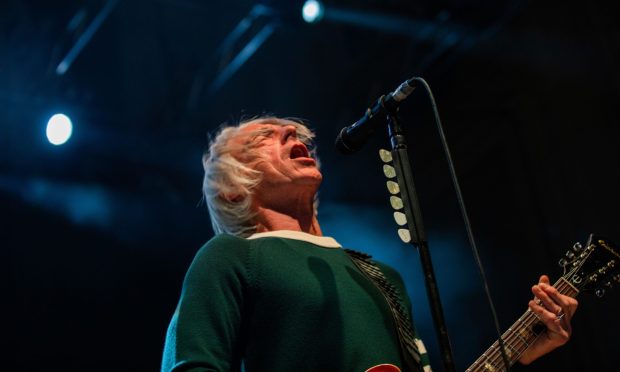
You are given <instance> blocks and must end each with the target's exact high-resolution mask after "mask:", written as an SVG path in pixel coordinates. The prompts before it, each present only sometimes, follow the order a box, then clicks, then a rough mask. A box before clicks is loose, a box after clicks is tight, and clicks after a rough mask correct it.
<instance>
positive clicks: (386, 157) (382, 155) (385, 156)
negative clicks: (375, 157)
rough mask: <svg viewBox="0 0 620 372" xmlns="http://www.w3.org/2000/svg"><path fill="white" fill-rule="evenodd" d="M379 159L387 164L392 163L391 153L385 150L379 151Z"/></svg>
mask: <svg viewBox="0 0 620 372" xmlns="http://www.w3.org/2000/svg"><path fill="white" fill-rule="evenodd" d="M379 157H380V158H381V160H383V162H384V163H389V162H391V161H392V153H391V152H389V151H388V150H386V149H381V150H379Z"/></svg>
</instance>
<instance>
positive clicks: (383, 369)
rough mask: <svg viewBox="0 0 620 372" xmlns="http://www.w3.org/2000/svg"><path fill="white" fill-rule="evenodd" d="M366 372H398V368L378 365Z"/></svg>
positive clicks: (390, 365) (389, 365) (391, 365)
mask: <svg viewBox="0 0 620 372" xmlns="http://www.w3.org/2000/svg"><path fill="white" fill-rule="evenodd" d="M366 372H400V368H398V367H396V366H395V365H393V364H379V365H376V366H374V367H370V368H368V369H367V370H366Z"/></svg>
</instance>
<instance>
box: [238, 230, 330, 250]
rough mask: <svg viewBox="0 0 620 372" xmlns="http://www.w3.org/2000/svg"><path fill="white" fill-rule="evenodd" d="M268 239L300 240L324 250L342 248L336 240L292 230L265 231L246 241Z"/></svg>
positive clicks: (253, 235)
mask: <svg viewBox="0 0 620 372" xmlns="http://www.w3.org/2000/svg"><path fill="white" fill-rule="evenodd" d="M269 237H272V238H285V239H293V240H301V241H304V242H308V243H312V244H314V245H318V246H321V247H324V248H342V246H341V245H340V243H338V242H337V241H336V239H334V238H332V237H330V236H316V235H312V234H308V233H305V232H303V231H292V230H277V231H267V232H261V233H256V234H252V235H250V236H249V237H247V238H246V239H250V240H252V239H260V238H269Z"/></svg>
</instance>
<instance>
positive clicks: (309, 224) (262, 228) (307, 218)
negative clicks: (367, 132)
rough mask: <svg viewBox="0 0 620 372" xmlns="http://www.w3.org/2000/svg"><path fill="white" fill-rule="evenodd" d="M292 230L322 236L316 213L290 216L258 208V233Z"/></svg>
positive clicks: (273, 210)
mask: <svg viewBox="0 0 620 372" xmlns="http://www.w3.org/2000/svg"><path fill="white" fill-rule="evenodd" d="M276 230H292V231H303V232H306V233H308V234H312V235H317V236H322V235H323V233H322V232H321V227H320V226H319V221H318V220H317V218H316V216H315V215H314V211H313V210H312V211H310V213H309V214H308V213H303V214H288V213H283V212H280V211H278V210H275V209H269V208H263V207H259V208H258V214H257V228H256V232H266V231H276Z"/></svg>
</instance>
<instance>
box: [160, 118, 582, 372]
mask: <svg viewBox="0 0 620 372" xmlns="http://www.w3.org/2000/svg"><path fill="white" fill-rule="evenodd" d="M313 137H314V134H313V133H312V132H311V131H310V130H309V129H308V128H307V127H306V126H305V125H304V124H303V123H301V122H299V121H296V120H287V119H280V118H275V117H263V118H258V119H253V120H250V121H246V122H243V123H241V124H239V125H237V126H231V127H226V128H224V129H222V130H221V131H220V132H219V134H218V135H217V136H216V138H215V139H214V141H213V142H212V143H211V146H210V149H209V152H208V153H207V154H206V155H205V156H204V158H203V164H204V168H205V177H204V184H203V191H204V196H205V199H206V202H207V205H208V207H209V212H210V216H211V221H212V224H213V228H214V231H215V232H216V236H215V237H214V238H213V239H211V240H210V241H209V242H208V243H207V244H206V245H205V246H204V247H203V248H202V249H201V250H200V251H199V252H198V253H197V255H196V258H195V259H194V261H193V263H192V265H191V267H190V269H189V271H188V273H187V275H186V278H185V281H184V285H183V291H182V294H181V299H180V301H179V304H178V306H177V310H176V312H175V314H174V316H173V318H172V321H171V324H170V326H169V329H168V333H167V337H166V345H165V350H164V357H163V362H162V370H163V371H170V370H174V371H185V370H196V371H230V370H240V368H241V364H242V363H243V365H244V367H245V370H247V371H365V370H367V369H369V368H371V367H373V366H376V365H381V364H390V365H393V366H397V367H400V368H401V369H403V370H412V371H416V370H420V371H422V370H426V371H427V370H430V366H429V365H428V357H427V356H426V354H425V350H424V347H423V344H422V343H421V341H419V339H417V337H416V336H415V331H403V330H402V329H401V328H403V327H400V326H397V325H396V324H397V323H398V322H399V320H398V319H397V318H396V315H394V316H393V313H395V312H398V311H401V312H404V313H405V314H404V319H406V320H407V322H408V323H410V321H409V319H410V314H409V313H410V308H411V304H410V302H409V299H408V297H407V295H406V291H405V288H404V284H403V282H402V279H401V278H400V276H399V274H398V273H397V272H396V271H395V270H393V269H392V268H390V267H388V266H386V265H383V264H381V263H376V262H372V261H369V260H368V262H370V265H371V266H372V267H371V270H375V271H378V272H379V274H378V275H379V276H380V277H381V278H383V282H385V283H383V282H381V281H379V282H380V283H379V284H377V281H376V280H374V279H372V278H371V277H372V276H373V274H372V273H371V275H367V273H366V272H364V271H365V270H367V269H363V268H362V267H360V265H359V264H357V263H356V262H355V260H356V259H354V257H352V255H351V254H348V253H347V252H346V251H345V250H344V249H341V248H342V247H341V246H340V244H338V242H337V241H336V240H334V239H333V238H331V237H325V236H323V235H322V233H321V228H320V225H319V222H318V220H317V213H316V206H317V198H316V195H317V191H318V188H319V185H320V183H321V180H322V174H321V172H320V170H319V165H318V159H317V157H316V154H315V152H314V146H313ZM381 286H387V288H388V290H387V292H389V293H387V294H386V293H385V289H381V288H379V287H381ZM532 292H533V293H534V295H535V296H536V297H537V298H538V299H539V300H540V301H541V303H540V304H539V303H537V302H535V301H530V304H529V306H530V309H532V311H534V312H535V313H536V314H537V315H538V316H539V317H540V319H541V320H542V321H543V322H544V324H545V325H546V327H547V330H546V332H545V333H544V335H543V336H542V337H539V338H538V339H537V341H536V342H535V343H534V344H533V345H532V346H531V347H530V348H529V349H528V350H527V351H526V352H525V353H523V354H522V355H521V358H520V361H521V362H522V363H525V364H527V363H530V362H531V361H532V360H534V359H536V358H538V357H540V356H541V355H543V354H546V353H548V352H549V351H551V350H553V349H555V348H556V347H558V346H560V345H562V344H564V343H565V342H566V341H568V339H569V338H570V334H571V328H570V318H571V317H572V315H573V314H574V312H575V310H576V307H577V302H576V301H575V300H574V299H572V298H570V297H566V296H563V295H560V294H559V293H558V292H557V291H556V290H555V289H554V288H553V287H551V286H550V285H549V279H548V278H547V277H546V276H542V277H541V280H540V283H539V284H537V285H535V286H534V287H532ZM389 296H392V299H395V300H394V301H393V302H396V303H392V302H390V299H388V297H389ZM395 308H398V309H401V310H398V309H397V310H398V311H396V310H395ZM402 309H405V310H402ZM560 313H562V314H564V316H562V317H558V314H560ZM401 315H403V314H401ZM404 328H407V329H411V325H407V326H406V327H404ZM403 332H404V333H407V332H408V333H407V334H408V335H409V336H412V337H411V338H412V339H413V343H414V345H415V346H414V348H415V349H416V350H414V351H413V352H411V353H408V349H407V347H406V346H403V345H409V344H407V343H406V342H405V343H404V341H403V338H407V337H408V336H403V334H402V333H403ZM409 351H411V350H409ZM409 354H411V355H413V354H415V355H414V358H411V355H409Z"/></svg>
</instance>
